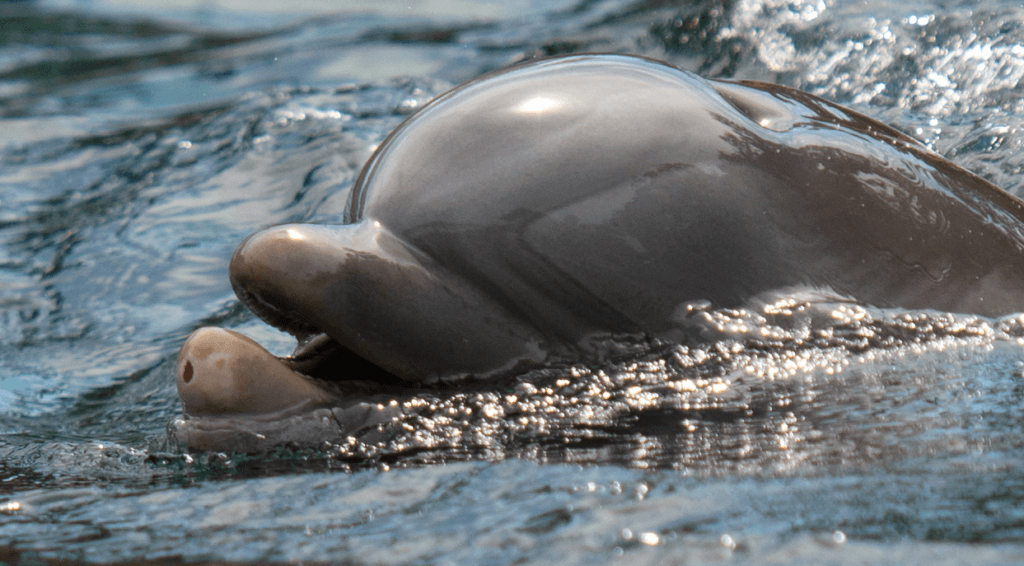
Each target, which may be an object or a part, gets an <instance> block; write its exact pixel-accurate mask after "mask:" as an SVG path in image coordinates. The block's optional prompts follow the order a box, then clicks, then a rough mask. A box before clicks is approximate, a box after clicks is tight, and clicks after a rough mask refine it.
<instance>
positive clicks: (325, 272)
mask: <svg viewBox="0 0 1024 566" xmlns="http://www.w3.org/2000/svg"><path fill="white" fill-rule="evenodd" d="M1022 251H1024V205H1022V203H1021V201H1019V200H1018V199H1016V198H1015V197H1013V196H1011V195H1009V194H1008V193H1006V192H1004V191H1002V190H1000V189H999V188H997V187H996V186H994V185H992V184H991V183H989V182H988V181H986V180H984V179H982V178H980V177H978V176H976V175H974V174H972V173H970V172H968V171H966V170H964V169H962V168H960V167H958V166H957V165H955V164H953V163H950V162H949V161H947V160H946V159H944V158H942V157H941V156H939V155H937V154H936V153H934V152H932V151H930V150H929V149H928V148H926V147H925V146H923V145H922V144H921V143H919V142H917V141H915V140H914V139H912V138H910V137H908V136H906V135H904V134H902V133H900V132H899V131H897V130H895V129H893V128H891V127H889V126H886V125H884V124H882V123H880V122H878V121H876V120H873V119H871V118H868V117H866V116H864V115H862V114H859V113H857V112H855V111H853V110H850V109H847V108H844V107H842V106H839V105H836V104H833V103H831V102H828V101H825V100H822V99H821V98H818V97H815V96H812V95H810V94H807V93H804V92H800V91H797V90H794V89H791V88H787V87H783V86H778V85H773V84H766V83H759V82H751V81H738V82H733V81H721V80H708V79H703V78H701V77H698V76H696V75H694V74H692V73H689V72H687V71H683V70H680V69H677V68H674V67H672V66H670V65H668V64H665V63H662V62H659V61H655V60H651V59H647V58H642V57H635V56H627V55H592V54H588V55H571V56H565V57H557V58H550V59H543V60H538V61H530V62H527V63H524V64H520V65H516V66H513V67H511V68H507V69H503V70H500V71H497V72H494V73H491V74H488V75H485V76H483V77H480V78H478V79H476V80H473V81H470V82H468V83H466V84H463V85H461V86H459V87H456V88H454V89H452V90H450V91H448V92H446V93H444V94H442V95H440V96H438V97H437V98H436V99H434V100H433V101H431V102H430V103H429V104H427V105H425V106H424V107H423V108H422V109H421V110H420V111H418V112H416V113H415V114H414V115H412V116H410V117H409V118H408V119H407V120H406V121H405V122H404V123H402V124H401V125H400V126H399V127H398V128H397V129H396V130H395V131H394V132H393V133H391V135H390V136H388V137H387V139H386V140H385V141H384V142H383V143H382V144H381V145H380V147H379V148H378V149H377V150H376V152H375V153H374V154H373V156H372V157H371V158H370V159H369V161H368V162H367V164H366V165H365V167H364V169H363V170H362V173H361V174H360V176H359V178H358V180H357V181H356V183H355V185H354V187H353V188H352V191H351V196H350V199H349V201H348V204H347V208H346V211H345V214H344V217H343V218H340V219H339V223H338V224H337V225H312V224H289V225H283V226H276V227H271V228H268V229H265V230H261V231H259V232H257V233H255V234H253V235H251V236H249V237H248V238H247V239H246V240H245V241H243V242H242V243H241V245H240V246H239V247H238V249H237V251H236V252H235V253H234V256H233V257H232V259H231V262H230V268H229V271H230V279H231V284H232V287H233V288H234V290H235V292H236V294H237V295H238V297H239V299H240V300H241V302H242V303H244V304H245V305H246V306H247V307H248V308H249V309H251V310H252V311H253V312H254V313H255V314H256V315H258V316H259V317H260V318H262V319H263V320H265V321H266V322H267V323H269V324H271V325H273V326H275V327H277V328H279V329H282V330H284V331H287V332H289V333H292V334H294V335H295V336H296V337H297V339H298V343H299V344H298V347H297V348H296V350H295V352H294V353H293V354H292V355H291V356H288V357H284V358H278V357H275V356H273V355H272V354H270V353H269V352H268V351H266V350H265V349H264V348H263V347H261V346H260V345H259V344H257V343H256V342H254V341H252V340H250V339H248V338H246V337H244V336H242V335H240V334H237V333H235V332H232V331H230V330H223V329H216V328H201V329H199V330H196V331H195V332H194V333H193V334H192V336H190V337H189V338H188V340H187V341H186V342H185V345H184V347H183V348H182V350H181V353H180V355H179V357H178V361H177V366H176V374H177V387H178V393H179V395H180V397H181V401H182V403H183V407H184V413H185V415H186V417H187V416H215V415H235V416H237V415H243V416H244V415H267V414H269V415H275V414H283V413H281V412H282V411H284V412H285V413H287V412H288V411H292V410H294V409H295V408H297V407H300V408H310V407H328V406H330V405H332V404H335V403H338V402H339V397H340V396H341V395H343V394H342V393H339V391H340V390H339V389H337V388H334V389H332V387H331V386H324V382H325V379H326V380H327V381H330V382H333V383H344V382H351V383H363V384H368V385H367V386H366V387H368V389H367V390H370V391H372V390H374V389H373V387H374V385H377V386H379V387H382V388H397V389H401V388H403V387H408V386H420V385H423V384H430V383H437V382H446V381H450V380H456V379H460V378H465V377H476V378H480V379H486V378H488V377H492V376H497V375H508V374H510V373H514V372H517V371H522V370H523V368H529V367H533V366H536V365H539V364H549V363H552V361H556V360H563V361H564V360H569V361H571V360H587V359H593V357H594V356H595V355H598V354H599V353H600V350H601V344H602V343H603V342H604V341H606V340H607V339H609V338H614V337H616V336H632V337H642V338H644V339H651V340H657V341H661V342H668V343H673V342H674V343H685V342H686V341H688V340H692V339H693V332H692V322H691V321H690V316H691V314H692V312H693V311H694V309H700V308H706V307H708V306H710V307H714V308H740V307H744V306H746V305H750V304H752V303H754V302H756V301H757V300H759V297H764V296H766V294H771V293H779V292H783V293H786V292H794V293H796V292H801V290H810V291H812V292H814V293H818V294H820V295H821V296H825V297H833V298H834V297H840V298H842V299H843V300H850V301H854V302H857V303H860V304H864V305H872V306H877V307H899V308H905V309H934V310H939V311H944V312H951V313H973V314H978V315H983V316H999V315H1004V314H1008V313H1014V312H1020V311H1022V310H1024V262H1022V261H1021V258H1022ZM311 376H313V377H316V378H320V379H313V378H312V377H311Z"/></svg>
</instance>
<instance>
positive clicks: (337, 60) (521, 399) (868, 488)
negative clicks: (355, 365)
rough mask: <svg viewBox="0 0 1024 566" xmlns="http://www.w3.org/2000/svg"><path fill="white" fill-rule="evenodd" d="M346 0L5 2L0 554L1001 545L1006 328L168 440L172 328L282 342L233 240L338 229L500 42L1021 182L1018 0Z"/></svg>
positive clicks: (858, 323)
mask: <svg viewBox="0 0 1024 566" xmlns="http://www.w3.org/2000/svg"><path fill="white" fill-rule="evenodd" d="M337 6H338V4H336V3H333V2H326V1H325V2H318V1H317V0H306V1H303V2H289V3H286V4H285V5H284V6H282V5H281V4H279V3H272V2H254V3H243V2H218V3H212V2H201V3H200V2H196V3H193V2H191V1H184V0H181V1H178V2H151V3H147V2H143V1H141V0H138V1H124V2H115V1H113V0H111V1H109V2H102V1H97V2H8V3H3V4H0V126H2V129H0V131H2V132H3V133H2V134H0V431H2V432H3V436H2V437H0V525H2V528H0V560H5V561H9V562H13V563H19V562H21V563H34V562H33V561H34V560H43V561H48V560H58V559H69V560H75V561H88V562H109V561H134V560H140V559H148V560H172V561H173V560H188V561H195V560H239V561H252V560H270V561H290V560H306V561H320V562H337V561H347V562H350V563H357V564H361V563H422V564H442V563H511V562H516V561H525V562H541V563H550V562H555V561H558V562H560V563H593V562H613V561H616V560H620V559H629V560H631V561H632V562H638V563H639V562H646V563H657V564H674V563H684V562H688V561H690V562H716V561H723V562H724V561H730V560H742V561H744V562H751V563H813V564H818V563H822V562H828V563H863V562H871V563H899V564H906V563H931V564H955V563H972V564H973V563H982V562H984V563H1007V564H1010V563H1020V562H1021V561H1022V560H1024V530H1022V529H1024V504H1022V503H1021V502H1022V501H1024V472H1022V467H1021V462H1022V461H1024V434H1022V426H1021V425H1022V421H1024V417H1022V415H1024V382H1022V379H1024V349H1022V341H1021V338H1022V337H1024V322H1022V320H1021V318H1019V317H1008V318H1006V319H1002V320H990V319H983V318H977V317H964V316H952V315H947V314H943V313H907V312H900V311H884V310H878V309H867V308H860V307H853V306H850V305H833V307H834V308H833V309H832V310H831V311H828V310H826V311H821V312H811V311H810V310H808V309H807V308H805V307H804V306H801V305H800V304H798V303H794V304H790V303H783V304H779V305H774V306H773V305H769V306H766V307H765V309H762V310H756V309H755V310H752V311H749V312H747V311H720V312H705V313H701V314H700V316H702V317H704V318H705V319H706V320H705V323H706V325H707V328H708V329H709V332H710V334H709V335H708V341H707V344H706V345H705V346H704V347H698V346H693V347H690V348H658V347H651V346H650V345H638V346H636V347H635V348H625V349H623V350H621V351H616V352H613V353H612V354H613V355H610V358H609V363H608V364H607V365H605V366H602V367H585V366H575V367H571V368H548V369H546V370H543V371H538V372H534V373H532V374H529V375H526V376H522V378H521V379H519V380H516V381H515V382H513V383H506V384H501V386H493V385H491V386H488V385H486V384H483V385H481V384H476V385H473V386H471V387H465V388H460V389H454V390H437V391H419V392H415V393H412V394H410V395H407V396H404V397H397V398H394V399H393V401H394V404H393V405H389V404H390V403H391V401H392V399H380V401H381V402H382V403H383V404H384V405H387V406H392V407H394V411H395V412H394V419H393V420H392V421H390V422H388V423H385V424H382V425H380V426H378V427H376V428H372V429H371V430H367V431H365V432H364V433H363V434H361V435H358V436H356V437H353V438H351V439H350V440H347V441H345V442H337V443H334V444H333V445H331V446H326V447H322V448H321V449H309V450H276V451H273V452H272V453H269V454H261V455H259V456H245V455H232V454H186V453H184V452H183V451H181V450H180V449H179V448H177V447H175V446H173V445H171V444H169V443H168V441H167V435H166V426H167V424H168V423H169V422H170V421H171V420H172V419H173V418H175V417H176V416H177V415H178V414H179V413H180V409H179V407H178V401H177V396H176V394H175V392H174V386H173V360H174V357H175V356H176V354H177V349H178V348H179V347H180V345H181V343H182V341H183V340H184V338H185V336H187V335H188V333H189V332H190V331H191V330H193V329H194V328H196V327H198V326H201V325H208V324H216V325H220V326H227V327H230V328H233V329H236V330H239V331H241V332H244V333H246V334H249V335H250V336H253V337H254V338H256V339H257V340H259V341H260V342H261V343H264V344H269V345H270V346H271V347H272V349H274V350H275V351H276V352H277V353H281V354H283V353H286V352H287V351H289V350H290V348H291V346H292V341H291V339H290V338H289V337H287V336H284V335H281V334H279V333H277V332H276V331H274V330H272V329H269V328H267V327H266V326H265V325H263V324H262V323H261V322H259V321H258V320H255V319H254V318H253V317H252V316H251V315H250V314H248V313H247V312H246V311H245V309H243V308H242V307H240V306H239V304H238V302H237V301H236V300H235V298H234V295H233V294H232V292H231V289H230V286H229V285H228V281H227V260H228V258H229V257H230V254H231V252H232V251H233V250H234V247H235V246H236V245H237V243H238V242H239V241H240V240H241V239H242V238H243V237H244V236H246V235H247V234H249V233H250V232H252V231H254V230H256V229H258V228H261V227H264V226H267V225H270V224H276V223H281V222H292V221H314V222H332V221H336V220H337V219H338V218H339V217H340V214H341V211H342V209H343V207H344V202H345V198H346V195H347V191H348V190H349V188H350V186H351V184H352V183H353V181H354V179H355V176H356V174H357V173H358V171H359V169H360V167H361V166H362V164H363V162H364V161H365V160H366V158H367V157H368V156H369V155H370V153H371V151H372V150H373V148H374V147H375V145H376V144H377V143H379V142H380V141H381V140H382V139H383V138H384V136H386V135H387V133H388V132H389V131H390V130H391V129H392V128H394V127H395V126H396V125H397V124H398V123H400V122H401V120H402V119H403V118H404V117H405V116H407V115H408V114H409V113H410V112H412V111H414V110H415V109H416V108H418V107H419V106H421V105H422V104H423V103H425V102H426V101H428V100H429V99H430V98H431V97H433V96H435V95H437V94H439V93H441V92H443V91H444V90H446V89H447V88H449V87H450V86H452V85H454V84H457V83H459V82H461V81H463V80H466V79H469V78H472V77H475V76H477V75H479V74H481V73H484V72H486V71H489V70H493V69H496V68H499V67H501V66H504V65H506V64H509V63H511V62H514V61H518V60H520V59H522V58H524V57H532V56H538V55H545V54H557V53H569V52H581V51H611V52H628V53H637V54H643V55H648V56H652V57H655V58H659V59H664V60H667V61H669V62H671V63H673V64H675V65H678V66H680V67H683V68H687V69H690V70H693V71H696V72H699V73H701V74H702V75H705V76H709V77H720V78H723V77H724V78H742V79H758V80H767V81H771V82H777V83H782V84H787V85H791V86H796V87H798V88H801V89H804V90H807V91H810V92H812V93H814V94H817V95H820V96H823V97H825V98H828V99H831V100H835V101H837V102H840V103H842V104H846V105H849V106H852V107H854V108H856V109H857V110H860V111H861V112H863V113H865V114H868V115H870V116H874V117H876V118H879V119H880V120H882V121H884V122H886V123H889V124H892V125H894V126H895V127H897V128H899V129H901V130H903V131H906V132H908V133H910V134H912V135H914V136H915V137H917V138H918V139H921V140H922V141H924V142H925V143H927V144H928V145H929V146H930V147H932V148H933V149H934V150H936V151H938V152H939V153H941V154H943V155H945V156H947V157H948V158H950V159H952V160H953V161H955V162H956V163H958V164H960V165H963V166H965V167H967V168H969V169H971V170H974V171H976V172H978V173H979V174H981V175H982V176H984V177H986V178H988V179H990V180H992V181H993V182H995V183H996V184H997V185H1000V186H1002V187H1004V188H1006V189H1007V190H1009V191H1011V192H1013V193H1014V194H1017V195H1018V196H1020V195H1022V194H1024V190H1022V182H1021V176H1020V173H1021V170H1022V157H1021V155H1022V154H1021V152H1019V151H1018V150H1019V148H1020V145H1021V140H1022V136H1021V127H1022V118H1021V117H1022V116H1024V102H1022V101H1024V96H1022V94H1024V89H1022V87H1021V85H1020V82H1021V79H1022V77H1024V9H1022V8H1021V7H1020V5H1019V3H1016V2H1000V1H987V2H960V3H957V2H938V1H932V2H926V1H921V2H902V3H898V4H893V3H888V2H877V1H871V0H869V1H861V2H842V1H838V0H837V1H831V2H829V1H824V0H821V1H810V0H808V1H801V0H789V1H783V0H762V1H753V0H751V1H732V2H729V1H706V2H682V1H680V2H658V1H647V2H644V1H640V2H630V1H627V0H608V1H584V2H579V3H575V2H572V1H569V0H565V1H557V2H541V1H532V2H531V1H518V2H506V3H500V4H499V3H493V4H492V3H486V2H477V1H474V0H452V1H442V0H437V1H423V2H415V3H410V2H389V1H386V0H383V1H375V2H366V1H362V0H357V1H355V2H350V3H346V4H345V6H346V7H345V8H343V9H341V10H339V9H338V7H337ZM780 309H781V310H787V309H788V311H787V312H785V313H782V312H780ZM822 313H824V314H822ZM822 316H824V317H825V318H826V319H828V320H825V321H823V320H822ZM750 329H756V330H758V332H754V333H752V332H749V330H750ZM761 329H764V330H765V333H761V332H760V330H761ZM752 334H754V335H757V336H760V338H751V335H752Z"/></svg>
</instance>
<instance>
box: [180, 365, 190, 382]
mask: <svg viewBox="0 0 1024 566" xmlns="http://www.w3.org/2000/svg"><path fill="white" fill-rule="evenodd" d="M181 380H182V381H184V382H185V383H188V382H190V381H192V362H185V370H184V371H182V372H181Z"/></svg>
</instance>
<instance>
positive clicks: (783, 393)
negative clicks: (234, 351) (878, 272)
mask: <svg viewBox="0 0 1024 566" xmlns="http://www.w3.org/2000/svg"><path fill="white" fill-rule="evenodd" d="M692 317H693V326H694V327H695V329H697V331H699V332H701V333H702V334H703V337H704V338H705V339H706V340H707V341H706V342H705V345H704V346H699V347H698V346H689V347H687V346H667V345H666V346H662V345H658V344H655V343H637V342H627V341H623V340H621V339H609V340H608V342H607V344H606V345H605V348H604V350H605V352H606V356H607V358H608V359H611V360H619V361H613V362H611V363H608V364H605V365H602V366H596V367H587V366H583V365H574V366H571V367H566V368H562V369H559V368H548V369H544V370H537V371H534V372H532V373H528V374H525V375H521V376H517V377H516V378H514V379H511V380H509V381H506V382H499V383H494V382H480V383H476V384H469V385H460V386H458V387H442V388H440V389H434V390H424V391H415V390H413V391H409V392H408V393H404V394H399V395H392V396H387V395H378V396H376V397H375V398H374V399H373V401H372V402H373V403H376V404H377V405H376V408H375V409H374V408H371V409H370V412H371V413H373V414H376V415H378V416H376V417H373V416H370V417H367V416H363V415H364V414H365V411H367V409H366V408H364V407H359V408H358V410H359V411H363V412H364V413H360V416H361V418H362V419H363V420H362V421H359V423H357V424H356V425H355V426H354V427H353V426H352V425H351V424H339V423H351V422H353V421H352V417H351V414H346V413H344V412H337V410H336V412H335V413H331V411H328V410H320V411H317V412H314V413H311V414H307V415H304V416H301V417H296V418H295V419H294V420H292V421H290V422H288V423H287V424H285V425H282V423H281V422H280V421H279V420H275V421H274V422H272V423H253V422H246V420H245V419H241V420H238V419H235V420H232V419H224V418H216V417H206V418H195V417H187V418H186V419H184V420H181V419H178V420H176V421H175V423H174V424H173V425H172V430H173V432H174V434H177V435H186V434H193V435H196V434H203V431H206V433H207V434H214V432H213V431H216V430H223V429H224V428H232V427H240V428H241V429H245V430H249V431H250V435H243V437H242V438H240V439H239V440H238V441H237V443H236V446H238V448H239V449H249V450H251V449H260V448H261V447H267V446H273V445H274V443H281V442H282V441H286V442H287V441H289V440H290V441H291V442H293V443H297V444H299V445H306V446H321V447H322V446H324V444H323V443H326V446H328V448H326V453H325V457H326V458H328V459H330V458H337V459H341V460H342V461H350V462H358V461H361V462H364V463H369V462H387V463H389V464H391V465H394V464H396V463H399V464H402V465H408V464H412V463H419V464H430V463H439V462H449V461H455V460H463V459H478V458H485V459H501V458H508V457H517V458H529V459H535V460H541V461H547V462H575V463H602V462H604V463H607V462H617V463H620V464H623V465H627V466H631V467H639V468H675V469H681V470H685V471H687V472H690V473H696V474H701V475H703V474H716V475H717V474H724V473H740V474H755V475H760V474H766V473H767V474H772V475H774V474H783V475H785V474H788V473H791V472H794V471H799V470H802V471H803V472H805V473H806V472H808V471H810V470H829V469H838V468H846V469H872V468H874V467H875V466H878V465H879V464H886V463H892V462H897V461H901V460H906V459H908V458H913V457H921V456H927V455H930V454H933V453H941V454H943V455H944V456H945V457H953V456H956V455H960V454H967V453H970V452H971V451H974V450H978V449H979V448H980V447H981V446H983V445H986V444H988V443H991V442H997V443H998V442H1003V441H1005V440H1008V438H1003V435H1005V434H1007V433H1008V432H1009V431H1003V432H995V433H994V436H993V433H992V432H991V431H990V432H989V433H986V434H985V435H982V436H976V432H977V430H975V429H974V423H973V422H972V417H971V416H970V415H969V414H965V413H963V412H962V411H961V410H960V409H958V408H956V407H957V406H958V405H960V404H961V403H963V402H964V399H965V397H967V396H970V395H972V394H977V393H978V391H974V392H973V393H970V392H968V390H967V389H966V388H968V387H978V384H974V385H972V386H968V383H967V382H968V381H969V379H970V378H968V377H966V376H965V373H966V374H968V375H969V374H971V373H972V372H973V371H977V370H971V369H969V368H965V367H964V364H965V363H966V364H973V363H978V361H979V360H972V356H973V355H974V353H975V352H979V351H991V350H993V349H995V350H997V351H1000V352H1002V354H1001V355H1003V356H1009V357H1013V356H1015V355H1018V352H1019V345H1018V337H1021V336H1024V321H1022V320H1021V319H1018V318H1013V317H1011V318H1007V319H1004V320H1000V321H996V322H993V321H991V320H989V319H984V318H978V317H966V316H954V315H938V314H936V313H911V312H903V311H879V310H872V309H865V308H863V307H859V306H856V305H853V304H849V303H824V302H816V303H810V302H800V301H796V300H793V299H790V298H785V299H780V300H779V301H777V302H775V303H770V304H767V305H765V306H764V307H762V310H761V311H747V310H736V311H732V310H718V311H712V310H698V311H695V312H694V313H693V314H692ZM910 360H913V363H912V364H908V363H907V362H908V361H910ZM964 360H967V361H966V362H965V361H964ZM990 387H994V388H995V389H994V390H993V391H992V392H991V394H994V395H997V396H998V395H1000V393H999V391H1000V389H1001V386H999V385H998V384H997V383H993V384H991V385H990ZM988 394H989V393H985V394H983V395H988ZM1007 403H1009V404H1010V405H1013V404H1014V403H1015V402H1013V401H1009V400H1008V399H1005V398H1003V400H1002V401H1001V402H999V403H998V404H999V405H1006V404H1007ZM355 410H356V409H352V411H355ZM1005 410H1007V411H1011V412H1012V411H1013V410H1014V409H1012V408H1009V407H1007V408H1006V409H1005ZM218 423H219V425H218ZM325 423H328V424H330V426H329V427H328V428H327V429H325V428H324V427H325ZM997 428H998V426H997ZM252 435H261V436H262V437H264V438H265V442H263V443H261V442H258V441H256V440H254V438H253V436H252ZM227 445H231V442H230V441H229V442H227Z"/></svg>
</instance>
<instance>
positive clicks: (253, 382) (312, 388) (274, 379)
mask: <svg viewBox="0 0 1024 566" xmlns="http://www.w3.org/2000/svg"><path fill="white" fill-rule="evenodd" d="M176 374H177V380H176V381H177V386H178V396H179V397H180V398H181V403H182V405H183V406H184V410H185V413H186V414H189V415H194V416H201V415H226V414H264V413H277V412H281V411H286V410H289V409H298V408H302V407H308V406H310V405H327V404H330V403H331V402H332V401H336V400H335V399H334V396H332V395H331V394H330V393H328V392H327V391H325V390H324V389H322V388H320V387H317V386H316V385H315V384H313V383H312V382H310V380H309V379H308V378H306V377H305V376H303V375H302V374H299V373H297V372H295V371H292V370H291V369H290V368H289V367H288V366H287V365H285V364H284V362H282V361H281V360H280V359H278V358H277V357H275V356H274V355H273V354H271V353H270V352H268V351H267V350H266V349H264V348H263V347H262V346H260V345H259V344H257V343H256V342H255V341H253V340H252V339H250V338H248V337H246V336H243V335H241V334H239V333H237V332H232V331H230V330H225V329H222V328H212V327H205V328H200V329H198V330H196V331H195V332H193V333H192V335H191V336H189V338H188V340H187V341H186V342H185V345H184V346H183V347H182V349H181V353H180V354H179V355H178V363H177V367H176Z"/></svg>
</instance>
